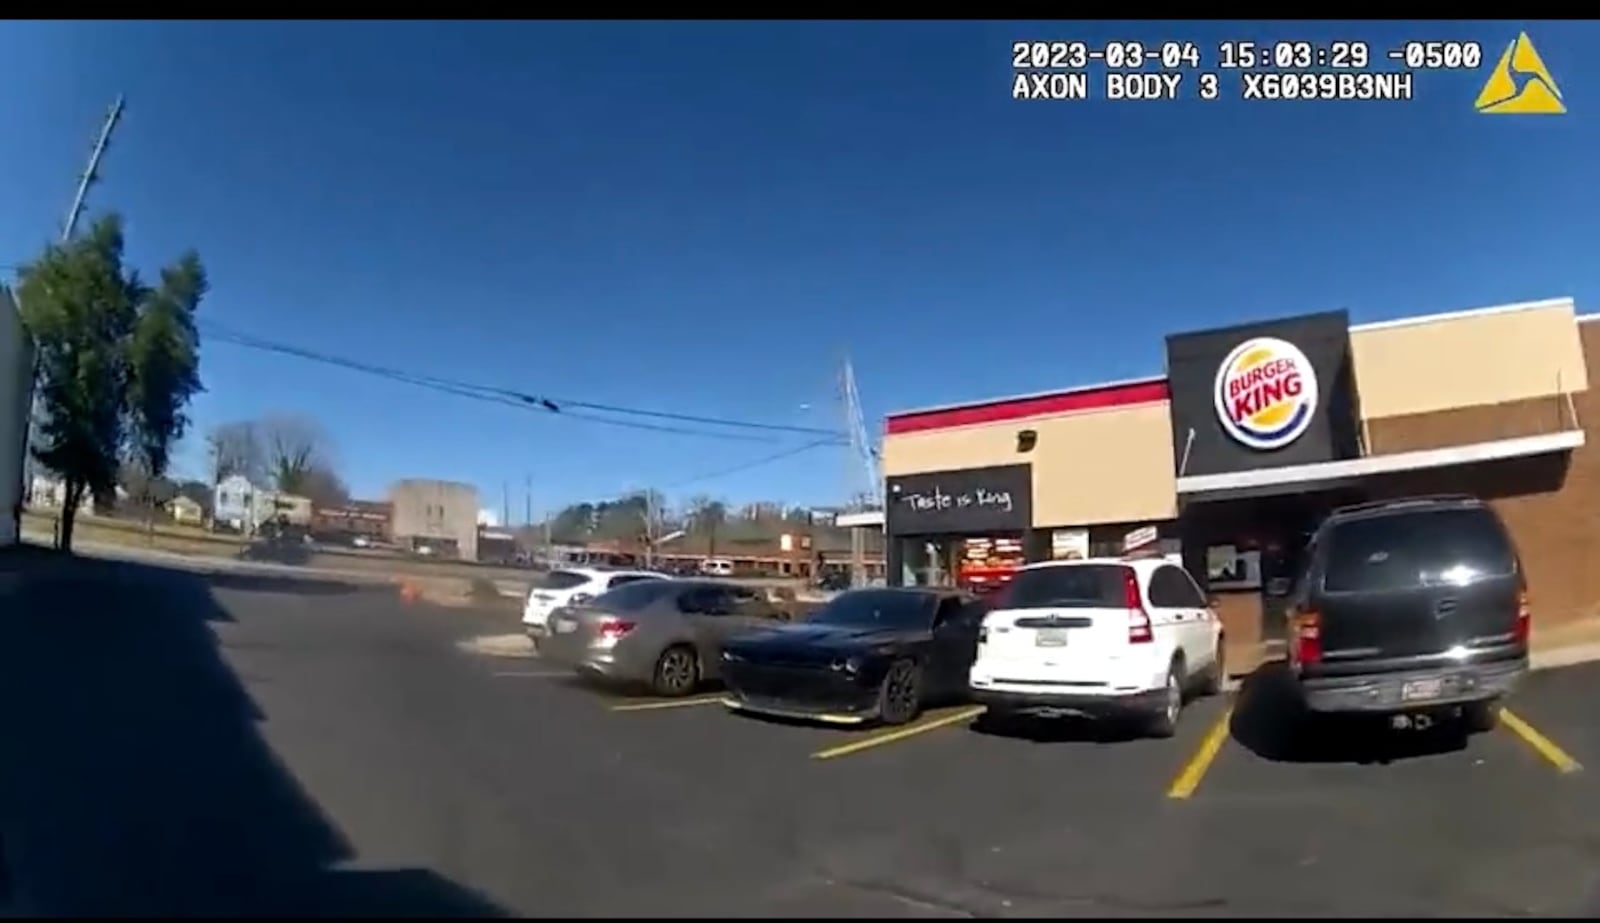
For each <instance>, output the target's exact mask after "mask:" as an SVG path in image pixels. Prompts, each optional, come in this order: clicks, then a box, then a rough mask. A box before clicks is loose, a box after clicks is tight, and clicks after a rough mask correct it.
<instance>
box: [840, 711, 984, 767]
mask: <svg viewBox="0 0 1600 923" xmlns="http://www.w3.org/2000/svg"><path fill="white" fill-rule="evenodd" d="M983 712H984V708H983V706H982V705H971V706H968V707H966V708H963V709H961V710H959V711H956V712H953V713H951V714H948V715H944V716H941V717H938V718H932V719H928V720H924V721H919V722H917V723H916V724H908V725H906V726H905V727H900V728H895V729H893V730H888V731H883V732H881V733H878V734H871V735H868V736H866V737H863V738H861V739H860V740H853V741H851V742H850V743H847V744H841V745H840V746H837V747H830V748H828V749H827V750H818V751H817V752H816V753H813V754H811V758H812V759H814V760H831V759H835V758H837V757H841V756H849V755H850V754H852V753H860V752H861V751H862V750H870V749H872V748H873V747H881V746H883V745H884V744H892V743H894V742H895V741H897V740H905V739H906V738H908V737H915V736H917V735H918V734H926V733H927V732H929V731H934V730H938V729H939V728H942V727H949V726H950V725H952V724H960V723H961V722H963V721H971V720H972V719H973V718H976V717H978V716H979V715H981V714H983Z"/></svg>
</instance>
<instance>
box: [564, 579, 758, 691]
mask: <svg viewBox="0 0 1600 923" xmlns="http://www.w3.org/2000/svg"><path fill="white" fill-rule="evenodd" d="M785 617H786V616H785V614H784V613H783V612H782V611H780V610H779V609H778V608H777V607H776V606H774V605H773V604H772V603H771V602H770V601H769V600H768V599H767V597H766V595H765V594H763V593H761V592H759V591H757V590H753V589H750V588H748V587H743V586H737V585H734V584H730V583H721V582H718V581H714V580H645V581H640V582H638V583H630V584H626V585H624V586H620V587H618V588H616V589H614V590H610V591H608V592H606V593H602V594H600V595H599V596H597V597H595V598H594V599H592V600H590V601H589V602H586V603H584V604H582V605H578V606H568V607H564V608H561V609H557V610H556V611H555V612H553V613H551V615H550V634H549V635H547V636H545V637H544V638H542V639H540V641H539V656H540V657H541V658H543V659H545V660H547V661H549V662H552V663H556V664H564V665H566V666H570V667H572V668H573V669H574V670H576V671H577V672H578V673H580V674H583V675H587V676H591V677H595V678H598V679H604V680H610V681H613V682H618V683H642V684H646V685H648V686H650V688H651V689H652V690H653V691H654V692H655V693H656V694H657V695H662V696H683V695H688V694H690V693H691V692H694V691H695V689H696V688H698V687H699V686H700V684H701V683H703V682H705V681H707V680H713V679H716V678H717V666H718V664H720V663H721V660H722V656H721V655H722V642H723V641H725V640H727V639H728V638H731V637H733V636H735V635H739V634H744V633H746V632H749V631H754V630H757V629H761V628H769V627H771V626H772V625H773V624H775V623H776V622H778V621H781V620H783V619H784V618H785Z"/></svg>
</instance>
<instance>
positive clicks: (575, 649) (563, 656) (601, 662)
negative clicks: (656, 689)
mask: <svg viewBox="0 0 1600 923" xmlns="http://www.w3.org/2000/svg"><path fill="white" fill-rule="evenodd" d="M528 634H529V637H530V638H533V640H534V649H535V650H536V651H537V652H538V654H539V658H540V659H541V660H544V661H546V662H548V663H551V664H553V665H555V666H558V667H570V668H572V670H573V671H574V672H576V673H579V674H582V675H584V676H588V677H591V678H594V679H601V680H608V681H611V682H618V683H644V682H649V681H650V678H651V673H652V672H653V671H654V668H655V662H654V661H653V660H650V659H648V658H645V657H640V656H633V655H632V654H631V653H630V652H629V651H628V650H627V649H625V648H623V647H622V645H615V646H612V647H590V646H587V645H582V644H568V643H563V640H564V639H563V638H562V636H561V635H541V636H539V637H537V638H534V634H533V632H529V633H528Z"/></svg>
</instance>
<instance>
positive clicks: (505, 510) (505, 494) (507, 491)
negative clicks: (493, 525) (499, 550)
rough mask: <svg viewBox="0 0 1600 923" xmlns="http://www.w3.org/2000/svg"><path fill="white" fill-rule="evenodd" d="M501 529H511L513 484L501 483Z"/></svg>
mask: <svg viewBox="0 0 1600 923" xmlns="http://www.w3.org/2000/svg"><path fill="white" fill-rule="evenodd" d="M500 528H502V529H509V528H511V483H510V482H509V481H501V482H500Z"/></svg>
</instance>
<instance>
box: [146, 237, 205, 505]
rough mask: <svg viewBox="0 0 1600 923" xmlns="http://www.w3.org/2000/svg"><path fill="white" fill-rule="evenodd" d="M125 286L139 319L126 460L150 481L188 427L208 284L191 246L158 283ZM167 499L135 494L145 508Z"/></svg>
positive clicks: (163, 469) (159, 475)
mask: <svg viewBox="0 0 1600 923" xmlns="http://www.w3.org/2000/svg"><path fill="white" fill-rule="evenodd" d="M130 288H132V289H133V293H134V294H135V295H136V296H137V297H138V302H137V311H138V318H137V320H135V321H134V324H133V330H132V332H131V334H130V336H129V338H128V344H127V356H128V365H127V372H128V378H127V387H128V390H127V395H128V401H127V405H128V418H127V426H128V434H127V435H128V442H129V446H130V455H131V456H132V458H131V460H132V461H133V463H134V465H135V466H136V467H137V468H138V469H139V471H140V472H141V473H142V474H143V475H144V477H143V479H141V481H140V483H142V484H145V485H150V484H155V483H160V482H161V481H163V480H164V479H165V478H166V476H167V465H168V463H169V462H170V461H171V458H172V447H173V446H175V445H177V444H178V442H179V441H180V440H181V439H183V436H184V433H185V432H186V431H187V430H188V427H189V416H188V414H187V413H186V410H187V408H188V406H189V401H190V399H191V398H193V397H194V396H195V395H196V394H198V393H199V392H200V391H201V390H202V388H201V385H200V339H199V336H198V335H197V334H196V332H195V325H194V314H195V311H196V310H197V309H198V308H199V307H200V301H201V299H202V298H204V297H205V295H206V291H207V289H208V288H209V285H208V283H207V281H206V270H205V266H204V265H202V264H201V262H200V255H199V254H198V253H195V252H194V251H192V250H191V251H189V252H188V253H185V254H184V255H183V256H182V257H181V258H179V260H178V261H177V262H176V263H174V264H173V265H172V266H169V267H167V268H166V269H163V270H161V282H160V284H159V285H157V286H155V287H154V288H150V289H144V288H143V287H142V286H140V285H139V283H138V280H137V278H134V279H132V280H131V283H130ZM168 499H171V497H170V495H169V496H168V497H165V498H159V497H154V496H150V495H149V493H148V491H146V492H145V495H144V496H141V497H139V500H140V501H141V505H142V506H143V507H144V508H145V509H146V511H147V512H152V511H153V510H154V509H155V508H156V507H159V506H160V505H162V504H164V503H165V502H166V500H168Z"/></svg>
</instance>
